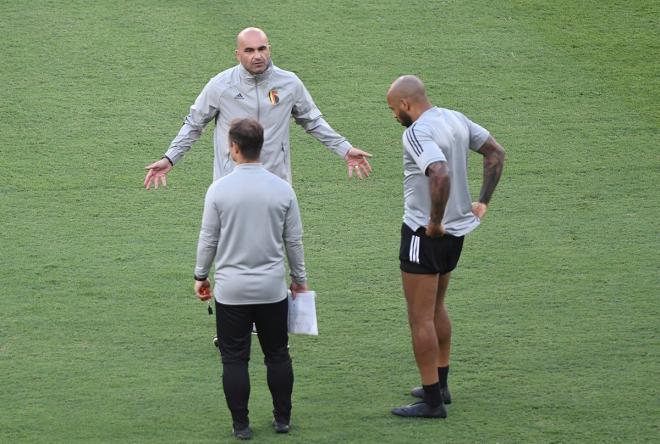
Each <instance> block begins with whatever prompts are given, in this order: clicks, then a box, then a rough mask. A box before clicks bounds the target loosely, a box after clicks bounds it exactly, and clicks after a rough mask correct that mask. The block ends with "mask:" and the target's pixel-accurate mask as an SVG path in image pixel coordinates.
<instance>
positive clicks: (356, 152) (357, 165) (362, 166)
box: [345, 147, 373, 179]
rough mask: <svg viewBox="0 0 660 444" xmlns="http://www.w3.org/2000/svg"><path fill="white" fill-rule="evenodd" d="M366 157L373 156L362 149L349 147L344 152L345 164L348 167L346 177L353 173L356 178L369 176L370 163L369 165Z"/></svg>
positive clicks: (351, 175)
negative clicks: (346, 151)
mask: <svg viewBox="0 0 660 444" xmlns="http://www.w3.org/2000/svg"><path fill="white" fill-rule="evenodd" d="M368 157H373V156H372V155H371V154H369V153H367V152H366V151H362V150H361V149H358V148H355V147H353V148H351V149H350V150H348V153H346V157H345V159H346V165H347V167H348V177H349V178H351V177H353V174H356V175H357V177H358V178H360V179H364V178H365V177H369V174H370V173H371V171H372V170H371V165H369V161H368V160H367V158H368Z"/></svg>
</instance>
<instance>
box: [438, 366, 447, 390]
mask: <svg viewBox="0 0 660 444" xmlns="http://www.w3.org/2000/svg"><path fill="white" fill-rule="evenodd" d="M448 376H449V366H447V367H438V378H440V380H439V381H438V382H439V383H440V388H445V387H447V377H448Z"/></svg>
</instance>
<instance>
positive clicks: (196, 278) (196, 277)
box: [194, 275, 208, 282]
mask: <svg viewBox="0 0 660 444" xmlns="http://www.w3.org/2000/svg"><path fill="white" fill-rule="evenodd" d="M194 276H195V280H196V281H200V282H203V281H205V280H207V279H208V276H207V277H199V276H197V275H194Z"/></svg>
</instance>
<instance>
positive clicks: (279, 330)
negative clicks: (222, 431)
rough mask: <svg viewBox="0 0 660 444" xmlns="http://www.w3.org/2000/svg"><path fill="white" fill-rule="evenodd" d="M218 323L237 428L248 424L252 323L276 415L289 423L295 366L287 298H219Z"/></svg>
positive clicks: (229, 402)
mask: <svg viewBox="0 0 660 444" xmlns="http://www.w3.org/2000/svg"><path fill="white" fill-rule="evenodd" d="M215 308H216V310H215V313H216V315H215V316H216V326H217V332H218V340H219V347H220V355H221V358H222V370H223V372H222V386H223V388H224V391H225V398H226V399H227V406H228V407H229V410H230V411H231V416H232V420H233V422H234V427H235V428H236V427H244V426H246V425H248V424H249V419H248V400H249V398H250V377H249V374H248V361H249V360H250V343H251V341H252V324H253V323H254V324H255V325H256V327H257V337H258V338H259V343H260V345H261V350H262V351H263V353H264V362H265V364H266V369H267V380H268V388H269V389H270V393H271V395H272V397H273V415H274V417H275V418H276V419H277V420H278V421H280V422H286V423H288V422H289V420H290V417H291V392H292V391H293V367H292V366H291V357H290V356H289V350H288V341H289V337H288V331H287V315H288V309H289V305H288V300H287V299H286V298H284V299H283V300H282V301H281V302H276V303H274V304H258V305H225V304H220V303H218V302H217V301H216V303H215Z"/></svg>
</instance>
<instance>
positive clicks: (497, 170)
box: [478, 137, 505, 205]
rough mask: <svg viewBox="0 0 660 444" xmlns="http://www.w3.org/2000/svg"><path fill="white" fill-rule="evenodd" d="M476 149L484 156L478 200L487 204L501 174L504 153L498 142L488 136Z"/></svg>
mask: <svg viewBox="0 0 660 444" xmlns="http://www.w3.org/2000/svg"><path fill="white" fill-rule="evenodd" d="M478 151H479V153H481V154H482V155H483V156H484V176H483V183H482V184H481V192H480V193H479V202H481V203H484V204H486V205H488V203H489V202H490V199H491V197H493V193H494V192H495V187H496V186H497V183H498V182H499V181H500V176H501V175H502V169H503V168H504V154H505V153H504V149H503V148H502V147H501V146H500V144H499V143H497V141H496V140H495V139H493V138H492V137H489V138H488V140H487V141H486V143H484V144H483V146H482V147H481V148H479V150H478Z"/></svg>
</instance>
